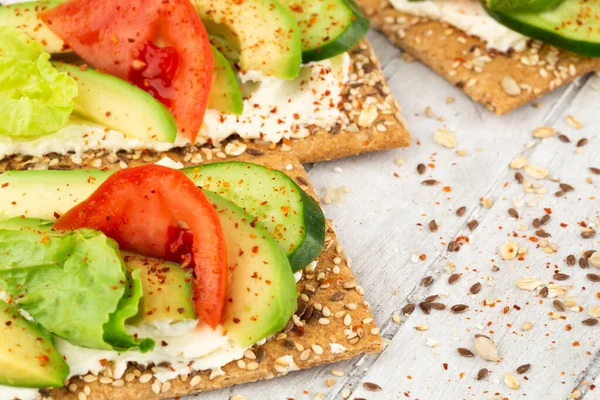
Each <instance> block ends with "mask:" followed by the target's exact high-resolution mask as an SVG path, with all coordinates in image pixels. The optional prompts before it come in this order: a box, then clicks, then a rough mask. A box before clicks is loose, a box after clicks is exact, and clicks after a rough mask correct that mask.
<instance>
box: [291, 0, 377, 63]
mask: <svg viewBox="0 0 600 400" xmlns="http://www.w3.org/2000/svg"><path fill="white" fill-rule="evenodd" d="M281 2H282V3H283V4H285V5H287V6H288V8H289V9H290V11H291V12H292V15H293V16H294V18H296V22H297V23H298V27H299V28H300V34H301V35H302V61H303V62H305V63H306V62H310V61H319V60H326V59H328V58H331V57H335V56H337V55H339V54H342V53H345V52H347V51H348V50H350V49H352V48H353V47H354V46H356V45H357V44H358V42H359V41H360V40H361V39H362V38H363V37H364V36H365V34H366V33H367V31H368V30H369V20H368V19H367V18H366V17H365V16H364V15H363V14H362V12H361V10H360V8H359V7H358V6H357V5H356V3H355V2H354V0H281Z"/></svg>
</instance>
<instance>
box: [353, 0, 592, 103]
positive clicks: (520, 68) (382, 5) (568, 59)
mask: <svg viewBox="0 0 600 400" xmlns="http://www.w3.org/2000/svg"><path fill="white" fill-rule="evenodd" d="M357 3H358V4H359V5H360V6H361V7H362V9H363V10H364V11H365V13H366V14H367V16H368V17H369V19H370V20H371V22H372V24H373V27H374V28H376V29H378V30H380V31H381V32H383V33H384V34H385V35H386V36H387V37H388V39H389V40H391V41H392V42H393V43H395V44H396V45H397V46H399V47H400V48H402V49H403V50H405V51H406V52H407V53H409V54H410V55H411V56H413V57H414V58H416V59H417V60H419V61H421V62H423V63H424V64H426V65H427V66H429V67H430V68H431V69H433V70H434V71H435V72H437V73H438V74H440V75H441V76H442V77H444V78H445V79H446V80H448V81H449V82H450V83H452V84H453V85H455V86H456V87H458V88H460V89H462V90H463V91H464V92H465V93H466V94H467V95H468V96H469V97H471V98H472V99H473V100H475V101H477V102H479V103H481V104H483V105H484V106H485V107H487V108H488V109H489V110H490V111H492V112H494V113H495V114H497V115H501V114H505V113H507V112H510V111H512V110H514V109H516V108H518V107H520V106H522V105H524V104H527V103H529V102H530V101H532V100H534V99H537V98H540V97H542V96H543V95H545V94H546V93H548V92H549V91H551V90H554V89H556V88H558V87H560V86H563V85H565V84H567V83H569V82H571V81H573V80H574V79H575V78H577V77H579V76H582V75H585V74H587V73H589V72H592V71H594V70H596V69H598V68H600V59H599V58H589V57H583V56H579V55H576V54H573V53H570V52H567V51H564V50H560V49H557V48H556V47H553V46H550V45H546V44H541V43H539V42H535V41H531V42H530V43H529V44H528V46H527V49H525V50H524V51H519V52H515V51H513V52H508V53H507V54H504V53H499V52H494V51H490V50H487V49H486V43H485V42H484V41H482V40H480V39H479V38H477V37H472V36H468V35H467V34H465V33H464V32H463V31H461V30H459V29H456V28H454V27H452V26H450V25H448V24H447V23H442V22H439V21H433V20H430V19H427V18H421V17H416V16H413V15H409V14H406V13H403V12H400V11H398V10H396V9H395V8H394V7H393V6H392V5H391V4H390V2H389V1H388V0H357Z"/></svg>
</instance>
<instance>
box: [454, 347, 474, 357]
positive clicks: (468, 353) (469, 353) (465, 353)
mask: <svg viewBox="0 0 600 400" xmlns="http://www.w3.org/2000/svg"><path fill="white" fill-rule="evenodd" d="M456 351H457V352H458V354H460V355H461V356H463V357H475V354H473V352H472V351H471V350H469V349H465V348H464V347H459V348H458V349H456Z"/></svg>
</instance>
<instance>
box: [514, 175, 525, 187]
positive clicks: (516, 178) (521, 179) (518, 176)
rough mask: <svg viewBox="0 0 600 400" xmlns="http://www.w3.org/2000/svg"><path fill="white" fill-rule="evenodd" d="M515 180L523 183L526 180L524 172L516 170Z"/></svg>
mask: <svg viewBox="0 0 600 400" xmlns="http://www.w3.org/2000/svg"><path fill="white" fill-rule="evenodd" d="M515 180H516V181H517V182H518V183H519V184H522V183H523V181H524V180H525V178H523V174H522V173H520V172H516V173H515Z"/></svg>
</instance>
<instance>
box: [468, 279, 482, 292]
mask: <svg viewBox="0 0 600 400" xmlns="http://www.w3.org/2000/svg"><path fill="white" fill-rule="evenodd" d="M480 290H481V283H479V282H476V283H475V284H473V286H471V288H470V289H469V292H470V293H471V294H477V293H479V291H480Z"/></svg>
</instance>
